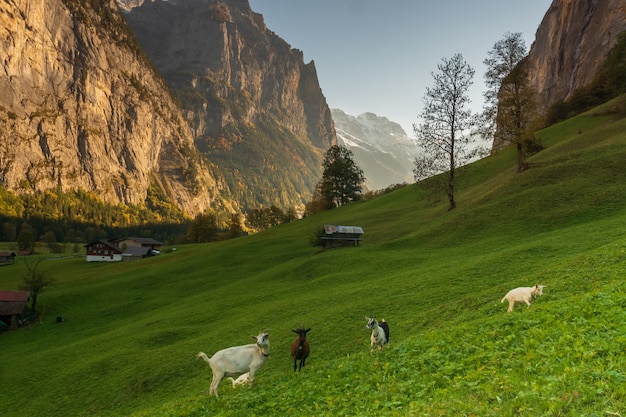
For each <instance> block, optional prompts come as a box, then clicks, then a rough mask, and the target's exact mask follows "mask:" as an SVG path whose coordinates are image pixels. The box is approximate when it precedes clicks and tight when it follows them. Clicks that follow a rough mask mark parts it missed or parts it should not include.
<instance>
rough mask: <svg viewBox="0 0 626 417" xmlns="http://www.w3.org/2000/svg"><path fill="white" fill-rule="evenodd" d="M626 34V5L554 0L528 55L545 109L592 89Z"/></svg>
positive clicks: (624, 1) (617, 0)
mask: <svg viewBox="0 0 626 417" xmlns="http://www.w3.org/2000/svg"><path fill="white" fill-rule="evenodd" d="M625 29H626V0H554V1H553V2H552V5H551V6H550V8H549V9H548V11H547V12H546V14H545V16H544V18H543V20H542V22H541V25H540V26H539V28H538V29H537V33H536V36H535V42H534V43H533V45H532V46H531V48H530V52H529V55H528V59H529V65H530V68H531V70H530V73H531V85H532V86H533V87H534V88H535V89H536V91H538V92H539V95H540V100H539V101H540V106H541V110H542V111H545V110H547V109H548V108H549V107H550V106H551V105H552V104H554V103H555V102H557V101H560V100H566V99H567V98H569V97H570V95H571V94H572V93H573V92H574V91H575V90H576V89H578V88H580V87H583V86H586V85H587V84H589V83H590V82H591V81H592V80H593V78H594V76H595V75H596V73H597V72H598V69H599V67H600V66H601V65H602V63H603V62H604V60H605V59H606V57H607V54H608V52H609V51H610V49H611V48H612V47H613V46H614V45H615V43H616V41H617V35H618V34H619V33H620V32H622V31H623V30H625Z"/></svg>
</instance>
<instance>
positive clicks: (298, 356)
mask: <svg viewBox="0 0 626 417" xmlns="http://www.w3.org/2000/svg"><path fill="white" fill-rule="evenodd" d="M309 330H311V328H308V329H306V330H305V329H304V328H303V327H300V328H298V329H297V330H292V332H294V333H297V334H298V337H297V338H296V340H294V341H293V343H292V344H291V356H292V357H293V371H294V372H295V371H296V368H297V362H298V360H299V361H300V368H299V369H298V370H299V371H301V370H302V367H303V366H304V362H305V361H306V358H307V357H308V356H309V353H310V352H311V348H310V346H309V341H308V340H306V334H307V333H308V332H309Z"/></svg>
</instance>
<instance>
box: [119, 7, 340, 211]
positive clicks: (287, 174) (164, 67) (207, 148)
mask: <svg viewBox="0 0 626 417" xmlns="http://www.w3.org/2000/svg"><path fill="white" fill-rule="evenodd" d="M120 2H121V3H126V1H125V0H120ZM126 18H127V20H128V22H129V23H130V25H131V27H132V28H133V31H134V32H135V35H136V37H137V39H138V40H139V42H140V44H141V46H142V49H143V50H144V51H145V52H146V54H147V55H148V56H149V58H150V60H151V61H152V62H153V63H154V64H155V66H156V67H157V68H158V69H159V71H160V73H161V74H162V75H163V77H164V78H165V79H166V81H167V83H168V85H169V87H170V88H171V90H172V91H173V92H174V94H175V95H176V96H177V98H178V100H179V101H180V103H181V105H182V107H183V108H184V110H185V112H186V116H187V118H188V120H189V121H190V123H191V126H192V129H193V133H194V138H195V142H196V146H197V148H198V149H199V150H201V151H202V152H203V153H204V154H205V155H206V157H207V158H208V159H209V160H210V161H211V162H212V163H213V164H215V165H217V166H218V167H219V170H220V174H221V175H222V178H223V179H224V182H225V183H226V184H228V186H229V188H230V189H231V192H232V193H233V195H234V196H235V198H236V199H237V200H238V201H241V202H242V205H243V206H244V207H246V208H255V207H259V206H267V205H271V204H275V205H278V206H282V207H294V206H298V205H301V204H302V203H303V202H305V201H307V199H308V198H310V195H311V192H312V190H313V188H314V186H315V184H316V183H317V181H319V179H320V178H321V161H322V158H323V154H324V153H325V151H326V150H327V149H328V148H329V147H330V146H331V145H333V144H336V136H335V130H334V125H333V121H332V117H331V114H330V109H329V108H328V105H327V104H326V99H325V98H324V96H323V94H322V91H321V89H320V86H319V82H318V79H317V73H316V70H315V65H314V63H313V62H311V63H308V64H305V63H304V61H303V54H302V52H301V51H298V50H295V49H292V48H291V47H290V46H289V45H288V44H287V43H286V42H285V41H283V40H282V39H280V38H279V37H278V36H276V34H274V33H273V32H271V31H269V30H268V29H267V28H266V27H265V24H264V22H263V17H262V16H261V15H260V14H257V13H254V12H253V11H252V10H251V9H250V6H249V4H248V1H247V0H219V1H218V0H176V1H174V0H170V1H167V2H164V1H161V0H155V1H149V2H144V3H143V4H142V5H141V7H135V8H132V10H131V11H130V13H128V14H126Z"/></svg>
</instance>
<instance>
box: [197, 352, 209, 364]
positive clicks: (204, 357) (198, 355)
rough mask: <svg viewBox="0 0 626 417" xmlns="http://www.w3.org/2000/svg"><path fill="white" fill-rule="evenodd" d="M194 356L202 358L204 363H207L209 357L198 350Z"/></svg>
mask: <svg viewBox="0 0 626 417" xmlns="http://www.w3.org/2000/svg"><path fill="white" fill-rule="evenodd" d="M196 358H202V359H204V361H205V362H206V363H209V357H208V356H207V355H206V353H204V352H198V354H197V355H196Z"/></svg>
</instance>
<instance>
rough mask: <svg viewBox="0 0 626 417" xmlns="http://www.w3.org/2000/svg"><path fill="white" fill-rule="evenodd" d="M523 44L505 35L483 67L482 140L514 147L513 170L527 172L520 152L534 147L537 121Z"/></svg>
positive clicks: (518, 36)
mask: <svg viewBox="0 0 626 417" xmlns="http://www.w3.org/2000/svg"><path fill="white" fill-rule="evenodd" d="M525 57H526V44H525V43H524V39H523V38H522V34H521V33H506V34H505V35H504V38H503V39H501V40H500V41H498V42H496V43H495V45H494V46H493V48H492V49H491V51H489V52H488V56H487V58H486V59H485V60H484V61H483V63H484V64H485V65H486V66H487V72H485V75H484V78H485V85H486V86H487V90H486V91H485V92H484V93H483V96H484V97H485V107H484V109H483V114H482V118H483V128H482V129H481V133H482V135H483V136H484V137H485V138H489V139H492V140H494V141H495V140H498V141H506V142H510V143H513V144H515V145H516V148H517V170H518V172H519V171H523V170H524V169H526V168H527V164H526V163H525V162H524V152H525V151H526V150H529V149H536V148H537V147H538V145H537V141H536V139H535V136H534V134H533V131H534V130H535V127H536V125H535V124H534V122H535V121H536V119H537V117H536V114H535V108H536V93H535V91H534V90H533V89H532V88H531V86H530V79H529V76H528V61H527V60H526V59H525Z"/></svg>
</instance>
